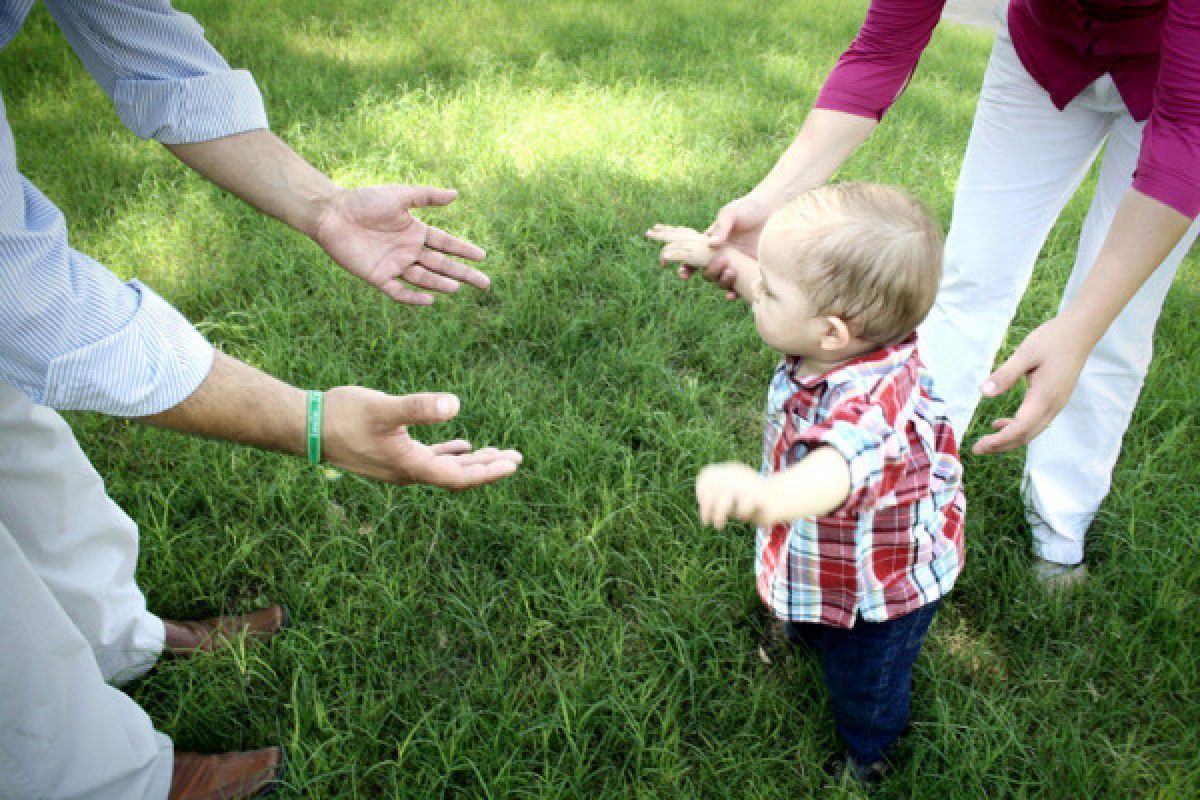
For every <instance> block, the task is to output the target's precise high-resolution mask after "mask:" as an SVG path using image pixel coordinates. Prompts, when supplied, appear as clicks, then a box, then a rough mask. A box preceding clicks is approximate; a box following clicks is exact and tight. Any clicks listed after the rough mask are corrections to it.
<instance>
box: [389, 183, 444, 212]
mask: <svg viewBox="0 0 1200 800" xmlns="http://www.w3.org/2000/svg"><path fill="white" fill-rule="evenodd" d="M396 188H398V189H399V190H400V192H401V194H402V195H403V196H404V201H405V204H406V205H408V206H409V207H410V208H425V207H427V206H446V205H450V204H451V203H453V202H454V201H455V200H456V199H457V198H458V190H457V189H441V188H439V187H437V186H398V187H396Z"/></svg>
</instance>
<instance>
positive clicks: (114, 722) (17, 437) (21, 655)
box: [0, 382, 173, 800]
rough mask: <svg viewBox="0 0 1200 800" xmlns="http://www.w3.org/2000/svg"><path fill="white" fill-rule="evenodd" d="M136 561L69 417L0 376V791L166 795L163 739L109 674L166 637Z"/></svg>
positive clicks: (13, 795) (17, 798)
mask: <svg viewBox="0 0 1200 800" xmlns="http://www.w3.org/2000/svg"><path fill="white" fill-rule="evenodd" d="M136 564H137V528H136V526H135V525H134V523H133V521H132V520H130V519H129V517H128V516H126V515H125V513H124V512H122V511H121V509H120V508H118V507H117V505H116V504H115V503H113V502H112V500H110V499H109V498H108V496H107V495H106V494H105V492H104V484H103V482H102V481H101V479H100V476H99V475H97V474H96V471H95V470H94V469H93V468H92V466H91V464H90V463H89V462H88V460H87V458H86V456H84V454H83V451H82V450H80V448H79V445H78V444H77V443H76V442H75V437H74V436H73V435H72V434H71V430H70V428H68V427H67V424H66V423H65V422H64V421H63V419H62V418H61V417H60V416H59V415H58V414H56V413H54V412H53V411H51V410H50V409H48V408H45V407H43V406H38V405H35V404H33V403H32V402H30V400H29V399H28V398H27V397H26V396H25V395H24V394H23V393H21V392H20V391H18V390H17V389H14V388H13V387H12V386H10V385H8V384H6V383H3V382H0V798H4V800H26V799H27V798H37V800H67V798H70V799H71V800H143V799H145V800H164V798H166V796H167V793H168V791H169V788H170V782H171V770H172V761H173V758H172V756H173V751H172V745H171V740H170V739H168V738H167V737H166V736H164V735H163V734H161V733H158V732H156V731H155V730H154V725H153V724H152V723H151V721H150V719H149V717H147V716H146V713H145V712H144V711H143V710H142V709H141V708H140V707H138V705H137V704H136V703H135V702H133V700H132V699H130V698H129V696H128V695H126V694H125V693H123V692H121V691H120V690H119V689H115V688H113V687H112V686H111V685H110V684H114V683H121V682H124V681H128V680H131V679H133V678H135V677H137V676H139V675H141V674H143V673H144V672H145V671H146V670H148V669H149V668H150V667H151V666H152V665H153V664H154V662H155V660H156V659H157V658H158V655H159V654H160V653H161V652H162V648H163V624H162V621H161V620H159V619H158V618H156V617H154V616H153V615H152V614H150V613H149V612H148V611H147V610H146V603H145V600H144V598H143V597H142V593H141V591H140V590H139V589H138V587H137V585H136V584H135V583H134V579H133V573H134V568H135V567H136Z"/></svg>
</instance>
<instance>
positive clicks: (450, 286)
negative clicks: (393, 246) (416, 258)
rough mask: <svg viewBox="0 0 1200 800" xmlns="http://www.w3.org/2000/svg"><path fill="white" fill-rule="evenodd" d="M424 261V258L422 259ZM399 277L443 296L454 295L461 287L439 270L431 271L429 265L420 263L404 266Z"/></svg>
mask: <svg viewBox="0 0 1200 800" xmlns="http://www.w3.org/2000/svg"><path fill="white" fill-rule="evenodd" d="M423 259H424V257H422V260H423ZM399 277H400V278H402V279H404V280H405V281H406V282H408V283H410V284H412V285H413V286H419V287H420V288H422V289H429V290H431V291H434V292H441V293H442V294H453V293H454V292H457V291H458V287H459V285H460V284H459V282H458V281H456V280H453V279H451V278H447V277H446V276H445V275H442V274H440V273H439V272H438V271H437V270H434V269H430V268H429V267H428V265H426V264H424V263H420V262H414V263H412V264H406V265H404V267H403V268H402V269H401V271H400V275H399Z"/></svg>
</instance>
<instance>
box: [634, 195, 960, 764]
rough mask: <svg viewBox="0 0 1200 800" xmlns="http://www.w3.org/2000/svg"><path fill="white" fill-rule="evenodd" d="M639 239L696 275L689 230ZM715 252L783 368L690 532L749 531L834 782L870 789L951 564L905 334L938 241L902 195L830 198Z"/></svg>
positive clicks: (932, 400) (810, 201)
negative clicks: (823, 694)
mask: <svg viewBox="0 0 1200 800" xmlns="http://www.w3.org/2000/svg"><path fill="white" fill-rule="evenodd" d="M647 236H649V237H650V238H651V239H655V240H657V241H660V242H663V243H664V244H665V246H664V247H663V250H662V255H661V260H662V261H663V263H664V264H665V263H668V262H674V263H680V264H683V265H685V266H687V267H704V266H706V265H707V264H708V263H709V261H710V260H711V259H712V258H713V257H714V256H715V255H716V254H717V252H718V251H713V250H711V249H710V248H709V247H708V242H707V239H706V237H704V235H703V234H700V233H698V232H697V231H694V230H691V229H689V228H676V227H670V226H663V225H656V226H655V227H654V228H652V229H651V230H650V231H648V232H647ZM720 252H723V253H724V254H725V255H727V256H728V257H729V258H730V259H731V266H733V267H734V269H735V271H736V275H737V283H736V286H735V290H736V291H737V293H738V294H739V295H740V296H741V297H742V298H745V299H748V300H749V301H750V302H751V304H752V306H753V310H754V322H755V325H756V327H757V328H758V332H759V335H760V336H761V337H762V339H763V341H764V342H766V343H767V344H768V345H769V346H770V347H772V348H774V349H775V350H778V351H779V352H780V353H782V354H783V360H782V361H781V363H780V364H779V366H778V367H777V368H776V370H775V373H774V376H773V378H772V380H771V386H770V390H769V393H768V396H767V420H766V432H765V433H764V435H763V461H762V469H761V471H755V470H753V469H751V468H750V467H748V466H745V465H743V464H735V463H727V464H714V465H709V466H707V467H705V468H704V469H703V470H702V471H701V472H700V475H699V477H698V478H697V479H696V497H697V499H698V501H699V505H700V517H701V519H702V520H703V521H704V522H705V523H707V524H712V525H714V526H715V527H716V528H718V529H720V528H723V527H724V526H725V524H726V522H727V520H729V519H730V518H735V519H739V520H743V521H746V522H752V523H754V524H756V525H757V526H758V534H757V537H756V543H755V544H756V547H755V572H756V577H757V586H758V593H759V595H760V597H761V598H762V600H763V602H764V603H765V604H766V605H767V607H768V608H769V609H770V610H771V612H772V613H773V614H774V615H775V616H776V617H777V618H778V619H780V620H782V621H783V622H784V623H785V626H784V627H785V630H786V632H787V635H788V637H789V638H790V639H791V640H792V641H795V642H798V643H799V642H803V643H806V644H808V645H810V646H811V647H812V648H813V649H815V650H816V652H817V653H818V654H819V656H820V660H821V667H822V672H823V674H824V678H825V684H826V686H827V687H828V689H829V695H830V700H831V705H832V708H833V717H834V721H835V723H836V726H837V731H838V733H839V734H840V736H841V738H842V740H843V741H844V743H845V747H846V761H847V766H848V767H849V769H850V770H851V772H852V773H853V775H854V776H855V777H856V778H857V779H858V780H859V781H860V782H862V783H865V784H873V783H875V782H877V781H878V780H880V779H881V778H882V777H883V775H884V774H886V771H887V767H888V762H887V756H888V755H889V753H890V750H891V748H892V746H893V745H894V744H895V743H896V740H897V739H898V738H899V737H900V735H901V733H902V732H903V731H904V729H905V727H906V725H907V722H908V717H909V696H910V690H911V683H912V666H913V662H914V661H915V659H916V656H917V653H918V652H919V650H920V648H921V645H922V643H923V642H924V640H925V634H926V631H927V630H928V628H929V624H930V622H931V621H932V620H933V615H934V613H935V611H936V610H937V607H938V605H939V602H940V600H941V598H942V596H943V595H945V594H946V592H948V591H949V590H950V588H951V587H952V586H953V585H954V581H955V579H956V578H957V576H958V573H959V570H960V569H961V568H962V561H963V511H964V507H965V503H964V498H963V492H962V467H961V465H960V463H959V460H958V454H957V450H956V448H955V443H954V436H953V434H952V432H951V429H950V425H949V422H948V421H947V419H946V416H945V412H944V409H943V407H942V403H941V401H940V400H939V399H938V398H937V397H936V396H935V395H934V394H933V391H932V388H931V385H930V379H929V375H928V373H927V372H926V370H925V368H924V366H923V365H922V363H921V361H920V358H919V357H918V355H917V341H916V333H915V329H916V327H917V324H918V323H919V322H921V320H922V319H924V317H925V315H926V314H927V313H928V311H929V309H930V307H931V306H932V304H933V300H934V296H935V295H936V293H937V289H938V283H939V280H940V278H941V259H942V239H941V233H940V231H939V229H938V226H937V224H936V222H934V220H933V219H932V218H931V217H930V216H929V214H928V212H927V211H925V209H924V208H923V207H922V206H921V205H920V204H919V203H917V202H916V201H915V200H913V199H912V198H910V197H909V196H907V195H906V194H904V193H903V192H900V191H898V190H896V189H892V188H890V187H886V186H880V185H874V184H840V185H831V186H824V187H821V188H819V189H814V190H812V191H809V192H807V193H805V194H803V195H801V196H799V197H797V198H796V199H795V200H793V201H792V202H791V203H789V204H788V205H787V206H785V207H784V208H782V209H781V210H780V211H779V212H777V213H776V214H775V215H774V216H772V217H771V219H770V220H769V221H768V222H767V224H766V226H765V227H764V229H763V232H762V236H761V238H760V240H759V245H758V261H757V262H756V261H754V260H753V259H751V258H749V257H747V256H745V255H744V254H742V253H740V252H738V251H736V250H731V249H730V250H725V251H720Z"/></svg>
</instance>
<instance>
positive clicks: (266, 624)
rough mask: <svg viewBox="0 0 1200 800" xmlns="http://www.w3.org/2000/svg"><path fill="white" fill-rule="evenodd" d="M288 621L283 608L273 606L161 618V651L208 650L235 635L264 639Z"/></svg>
mask: <svg viewBox="0 0 1200 800" xmlns="http://www.w3.org/2000/svg"><path fill="white" fill-rule="evenodd" d="M290 623H291V617H290V616H289V615H288V610H287V608H286V607H284V606H281V605H278V604H276V605H273V606H269V607H268V608H264V609H263V610H261V611H255V612H254V613H252V614H237V615H232V616H226V617H213V618H212V619H197V620H170V619H165V620H163V627H164V628H165V629H166V632H167V640H166V644H165V645H164V647H163V652H164V653H168V654H170V655H173V656H190V655H192V654H193V653H201V652H203V653H211V652H213V651H214V650H217V649H219V648H221V647H223V646H228V644H229V643H230V642H235V641H237V640H238V638H239V637H241V636H245V637H246V638H248V639H258V640H260V641H265V640H267V639H270V638H271V637H272V636H274V635H275V634H277V633H279V631H281V630H283V629H284V628H286V627H287V626H288V625H289V624H290Z"/></svg>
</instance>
